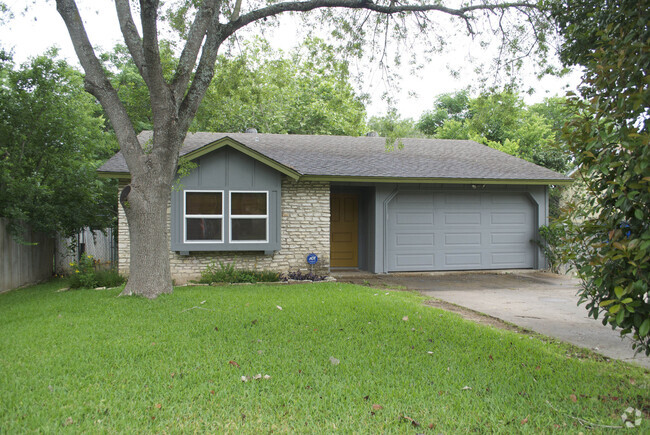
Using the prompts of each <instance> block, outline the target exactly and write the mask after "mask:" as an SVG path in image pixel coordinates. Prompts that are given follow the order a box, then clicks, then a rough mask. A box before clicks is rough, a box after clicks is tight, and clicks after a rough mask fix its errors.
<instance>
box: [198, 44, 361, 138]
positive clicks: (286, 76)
mask: <svg viewBox="0 0 650 435" xmlns="http://www.w3.org/2000/svg"><path fill="white" fill-rule="evenodd" d="M224 107H228V110H227V111H225V110H223V108H224ZM365 118H366V111H365V98H364V97H363V96H358V95H357V94H356V92H355V90H354V88H353V87H352V85H351V83H350V72H349V70H348V64H347V62H346V61H344V60H341V59H340V57H339V56H338V55H337V53H336V51H335V49H334V47H332V46H331V45H328V44H325V43H324V42H323V41H322V40H320V39H309V40H307V41H305V42H304V43H303V44H302V45H301V46H299V47H298V48H297V49H296V50H294V51H293V52H292V53H290V54H289V55H284V54H283V53H282V52H274V51H273V50H272V49H271V47H270V46H269V44H268V42H266V41H264V40H261V39H257V40H255V41H253V42H252V43H250V44H248V45H247V46H246V47H245V49H244V50H243V52H242V53H241V54H240V55H238V56H237V57H234V58H232V57H226V56H219V58H218V60H217V66H216V71H215V77H214V79H213V81H212V83H211V84H210V86H209V87H208V90H207V92H206V94H205V97H204V98H203V102H202V103H201V106H200V107H199V110H198V111H197V114H196V117H195V119H194V123H193V124H192V129H193V130H196V131H220V132H240V131H244V130H245V129H246V128H249V127H254V128H256V129H257V130H258V131H260V132H262V133H289V134H335V135H348V136H358V135H360V134H362V133H364V132H365V128H366V127H365Z"/></svg>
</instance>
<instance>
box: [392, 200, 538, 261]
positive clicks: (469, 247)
mask: <svg viewBox="0 0 650 435" xmlns="http://www.w3.org/2000/svg"><path fill="white" fill-rule="evenodd" d="M387 211H388V216H387V225H386V231H387V232H386V245H385V249H386V263H387V264H386V269H387V270H388V271H426V270H471V269H505V268H532V267H534V261H535V249H536V248H535V246H534V244H532V243H531V239H533V238H534V234H535V227H534V224H535V221H536V220H535V219H534V213H535V209H534V207H533V205H532V203H531V202H530V201H529V200H528V198H527V197H526V196H525V194H523V193H512V192H504V193H502V192H485V191H482V192H463V193H457V192H434V193H431V192H416V191H411V192H400V193H398V194H397V195H396V197H395V198H394V199H393V200H392V201H391V202H390V203H389V205H388V210H387Z"/></svg>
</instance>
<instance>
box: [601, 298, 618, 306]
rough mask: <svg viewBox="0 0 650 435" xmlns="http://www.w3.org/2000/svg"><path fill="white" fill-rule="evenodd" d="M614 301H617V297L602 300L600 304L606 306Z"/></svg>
mask: <svg viewBox="0 0 650 435" xmlns="http://www.w3.org/2000/svg"><path fill="white" fill-rule="evenodd" d="M614 302H616V299H609V300H606V301H602V302H601V303H600V304H599V305H600V306H601V307H606V306H608V305H611V304H613V303H614Z"/></svg>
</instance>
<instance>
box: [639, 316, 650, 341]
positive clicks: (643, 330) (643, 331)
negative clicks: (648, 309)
mask: <svg viewBox="0 0 650 435" xmlns="http://www.w3.org/2000/svg"><path fill="white" fill-rule="evenodd" d="M648 332H650V319H645V320H644V321H643V323H642V324H641V327H640V328H639V336H640V337H645V336H646V335H648Z"/></svg>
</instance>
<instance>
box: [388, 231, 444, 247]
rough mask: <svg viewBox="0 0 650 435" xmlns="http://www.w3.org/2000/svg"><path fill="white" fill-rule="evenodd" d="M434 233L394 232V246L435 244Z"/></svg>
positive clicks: (430, 245) (429, 245) (427, 245)
mask: <svg viewBox="0 0 650 435" xmlns="http://www.w3.org/2000/svg"><path fill="white" fill-rule="evenodd" d="M435 239H436V237H435V234H419V233H416V234H396V235H395V246H426V247H433V246H435Z"/></svg>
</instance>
